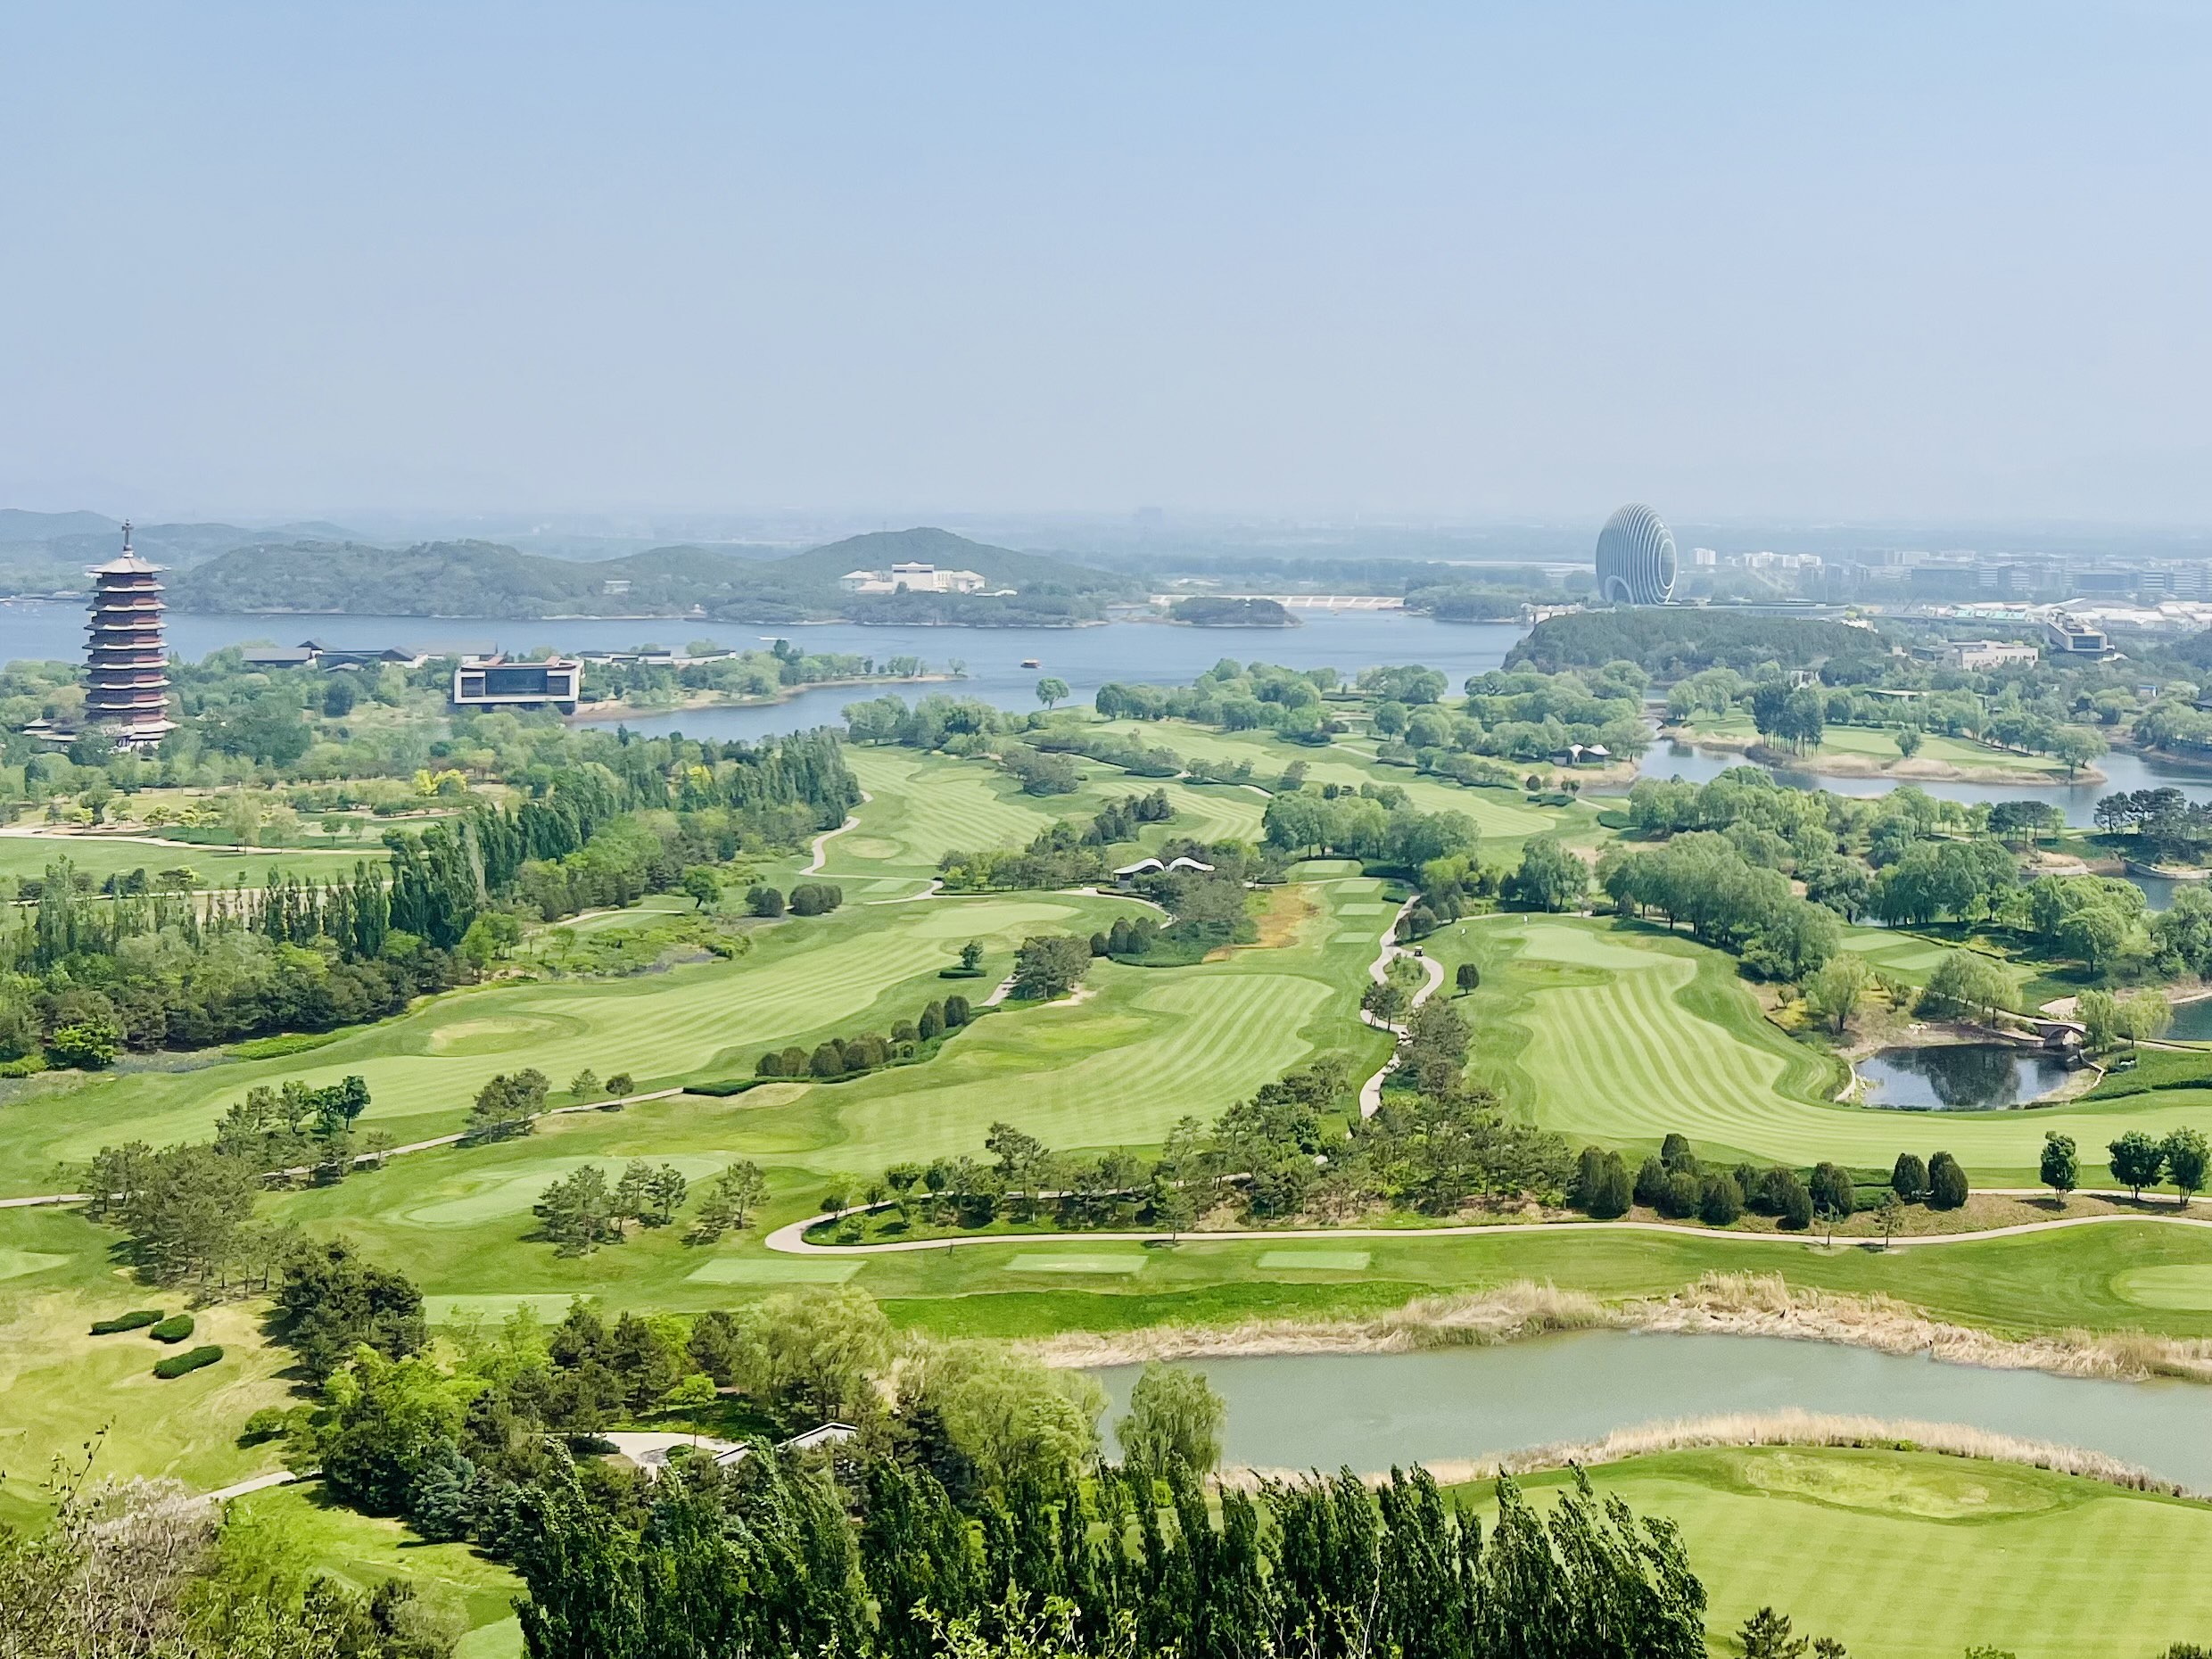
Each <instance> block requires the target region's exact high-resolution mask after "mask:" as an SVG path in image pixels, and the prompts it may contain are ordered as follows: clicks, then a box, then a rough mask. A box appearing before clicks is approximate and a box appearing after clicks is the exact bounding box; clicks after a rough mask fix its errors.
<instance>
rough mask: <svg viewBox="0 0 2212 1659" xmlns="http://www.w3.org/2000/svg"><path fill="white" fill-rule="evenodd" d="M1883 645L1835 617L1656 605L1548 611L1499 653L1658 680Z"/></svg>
mask: <svg viewBox="0 0 2212 1659" xmlns="http://www.w3.org/2000/svg"><path fill="white" fill-rule="evenodd" d="M1888 648H1889V647H1888V643H1887V642H1886V640H1883V639H1882V638H1881V636H1880V635H1878V634H1877V633H1875V632H1873V631H1871V630H1869V629H1866V628H1856V627H1852V626H1849V625H1847V624H1845V623H1836V622H1823V621H1820V620H1819V619H1817V618H1814V617H1809V616H1770V615H1747V614H1745V613H1743V612H1736V611H1727V610H1720V609H1705V608H1702V607H1695V606H1687V605H1662V606H1649V607H1643V608H1640V609H1635V610H1607V611H1579V612H1576V613H1574V614H1572V615H1566V616H1554V617H1551V618H1549V619H1548V620H1547V621H1545V622H1541V623H1538V624H1537V625H1536V627H1535V628H1534V629H1533V630H1532V631H1531V632H1530V634H1529V636H1528V637H1527V638H1526V639H1524V640H1522V641H1521V642H1520V643H1519V644H1517V645H1515V647H1514V648H1513V649H1512V650H1511V651H1510V652H1508V653H1507V654H1506V667H1508V668H1534V669H1537V670H1539V671H1541V672H1542V673H1560V672H1562V671H1563V670H1565V669H1571V668H1598V667H1602V666H1604V665H1605V664H1607V663H1616V662H1629V663H1634V664H1638V666H1639V667H1641V668H1643V669H1644V670H1645V672H1646V673H1651V674H1655V675H1657V676H1658V677H1659V678H1661V679H1676V678H1679V677H1680V676H1681V675H1683V674H1688V673H1696V672H1697V670H1699V669H1701V668H1715V667H1721V668H1734V669H1737V670H1739V671H1749V670H1751V669H1753V668H1755V667H1757V666H1758V665H1759V664H1762V663H1779V664H1782V665H1783V666H1784V667H1785V668H1811V667H1815V666H1817V665H1819V664H1821V663H1824V662H1827V661H1828V660H1829V659H1830V658H1831V657H1839V656H1841V657H1851V656H1870V655H1876V654H1880V653H1886V651H1887V650H1888Z"/></svg>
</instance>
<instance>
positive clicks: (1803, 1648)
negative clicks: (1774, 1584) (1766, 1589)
mask: <svg viewBox="0 0 2212 1659" xmlns="http://www.w3.org/2000/svg"><path fill="white" fill-rule="evenodd" d="M1736 1639H1737V1641H1739V1642H1741V1643H1742V1644H1743V1645H1744V1659H1804V1655H1805V1654H1806V1652H1807V1651H1808V1650H1809V1649H1810V1648H1811V1647H1812V1640H1811V1638H1807V1637H1803V1636H1793V1635H1792V1634H1791V1633H1790V1624H1789V1615H1788V1614H1780V1613H1777V1612H1775V1611H1774V1609H1773V1608H1771V1607H1762V1608H1760V1609H1759V1611H1758V1612H1756V1613H1754V1614H1752V1615H1751V1617H1749V1618H1748V1619H1746V1620H1745V1621H1744V1622H1743V1624H1742V1626H1741V1627H1740V1628H1739V1629H1738V1630H1737V1632H1736Z"/></svg>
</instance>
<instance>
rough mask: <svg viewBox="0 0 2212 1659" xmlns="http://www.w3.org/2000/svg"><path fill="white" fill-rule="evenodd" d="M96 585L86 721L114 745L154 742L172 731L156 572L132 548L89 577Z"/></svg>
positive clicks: (126, 535)
mask: <svg viewBox="0 0 2212 1659" xmlns="http://www.w3.org/2000/svg"><path fill="white" fill-rule="evenodd" d="M88 574H90V575H91V577H92V579H93V583H94V592H93V597H92V621H91V623H89V624H88V625H87V632H88V633H89V634H90V635H91V640H90V642H89V644H88V645H87V648H86V651H85V724H86V726H87V728H88V729H93V728H96V729H98V730H103V731H106V732H109V733H111V735H112V736H113V737H114V739H115V746H116V747H118V748H140V747H147V746H150V745H153V744H156V743H159V742H160V741H161V739H163V738H164V737H166V736H167V735H168V734H169V732H171V731H174V730H176V729H177V722H174V721H172V720H171V719H170V718H169V657H168V653H167V651H166V650H165V649H164V648H163V646H162V643H161V581H160V579H159V578H160V575H161V568H160V566H158V565H149V564H147V563H146V561H145V560H144V559H142V558H140V557H138V556H137V555H136V553H134V552H132V551H131V549H130V526H129V525H128V524H125V525H124V526H123V556H122V557H120V558H119V559H114V560H111V562H109V563H108V564H105V565H94V566H93V567H92V569H91V571H90V572H89V573H88Z"/></svg>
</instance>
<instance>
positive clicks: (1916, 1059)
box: [1857, 1043, 2068, 1111]
mask: <svg viewBox="0 0 2212 1659" xmlns="http://www.w3.org/2000/svg"><path fill="white" fill-rule="evenodd" d="M1857 1070H1858V1073H1859V1075H1860V1076H1861V1077H1863V1078H1865V1079H1866V1087H1865V1088H1864V1089H1863V1090H1862V1091H1861V1094H1860V1099H1861V1101H1863V1102H1865V1103H1866V1104H1867V1105H1869V1106H1886V1107H1889V1108H1891V1109H1893V1110H1899V1111H1990V1110H2001V1109H2002V1108H2004V1107H2008V1106H2022V1105H2026V1103H2027V1102H2030V1101H2033V1100H2037V1099H2040V1098H2041V1097H2042V1096H2043V1095H2045V1094H2049V1093H2050V1092H2051V1090H2053V1089H2055V1088H2057V1087H2058V1086H2059V1084H2061V1083H2063V1082H2065V1081H2066V1076H2067V1072H2068V1066H2067V1064H2066V1062H2065V1061H2061V1060H2058V1059H2055V1058H2054V1057H2052V1056H2051V1055H2049V1054H2045V1053H2043V1052H2040V1051H2039V1050H2035V1049H2026V1048H2015V1047H2013V1046H2012V1045H2011V1044H2006V1043H1945V1044H1939V1045H1937V1046H1934V1047H1929V1048H1886V1049H1884V1050H1882V1051H1881V1052H1879V1053H1878V1054H1872V1055H1869V1056H1868V1057H1867V1058H1866V1059H1864V1060H1862V1061H1860V1062H1859V1064H1858V1067H1857Z"/></svg>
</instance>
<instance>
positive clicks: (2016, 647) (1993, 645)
mask: <svg viewBox="0 0 2212 1659" xmlns="http://www.w3.org/2000/svg"><path fill="white" fill-rule="evenodd" d="M2041 656H2043V653H2042V652H2041V651H2039V650H2037V649H2036V648H2035V647H2034V646H2032V645H2025V644H2021V643H2019V642H2018V641H2015V640H1946V641H1945V642H1944V644H1942V645H1939V646H1937V647H1936V660H1938V661H1939V662H1941V663H1942V664H1944V666H1945V667H1948V668H1960V669H1964V670H1966V671H1967V672H1968V673H1981V672H1983V671H1985V670H1986V669H1991V668H2010V667H2015V666H2018V665H2019V664H2034V663H2035V662H2036V661H2037V660H2038V659H2039V658H2040V657H2041Z"/></svg>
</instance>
